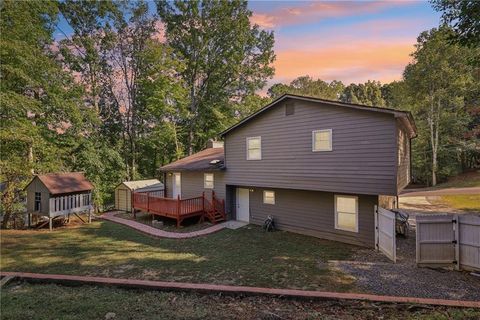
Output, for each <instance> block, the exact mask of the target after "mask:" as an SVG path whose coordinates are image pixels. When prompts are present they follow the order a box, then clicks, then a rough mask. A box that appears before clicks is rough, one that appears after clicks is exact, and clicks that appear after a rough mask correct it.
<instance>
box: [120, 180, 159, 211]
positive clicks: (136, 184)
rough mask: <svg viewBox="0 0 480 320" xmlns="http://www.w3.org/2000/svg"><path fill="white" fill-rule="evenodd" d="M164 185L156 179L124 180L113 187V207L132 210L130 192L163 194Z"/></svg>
mask: <svg viewBox="0 0 480 320" xmlns="http://www.w3.org/2000/svg"><path fill="white" fill-rule="evenodd" d="M163 190H164V186H163V183H161V182H160V181H159V180H157V179H148V180H136V181H124V182H122V183H120V184H119V185H118V186H117V187H116V188H115V209H116V210H122V211H127V212H131V211H132V192H133V191H137V192H151V193H154V194H156V195H158V196H163Z"/></svg>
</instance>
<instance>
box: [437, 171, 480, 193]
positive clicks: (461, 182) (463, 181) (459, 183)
mask: <svg viewBox="0 0 480 320" xmlns="http://www.w3.org/2000/svg"><path fill="white" fill-rule="evenodd" d="M469 187H480V170H476V171H470V172H465V173H462V174H459V175H458V176H456V177H452V178H450V179H448V181H447V182H444V183H441V184H438V185H437V186H436V188H439V189H443V188H469Z"/></svg>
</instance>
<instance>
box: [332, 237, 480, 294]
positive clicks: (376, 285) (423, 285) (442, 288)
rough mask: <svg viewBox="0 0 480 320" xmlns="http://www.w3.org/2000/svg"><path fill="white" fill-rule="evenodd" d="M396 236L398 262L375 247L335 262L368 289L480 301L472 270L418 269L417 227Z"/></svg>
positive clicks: (478, 282) (478, 283)
mask: <svg viewBox="0 0 480 320" xmlns="http://www.w3.org/2000/svg"><path fill="white" fill-rule="evenodd" d="M412 229H413V230H412ZM409 231H410V232H409V237H408V238H407V239H405V238H403V237H397V263H396V264H394V263H392V262H390V260H388V259H387V258H386V257H385V256H384V255H383V254H381V253H379V252H376V251H374V250H372V249H359V250H358V251H357V252H356V253H355V255H354V259H353V261H335V262H332V263H333V264H334V265H335V266H336V267H338V268H339V269H340V270H342V271H343V272H345V273H348V274H350V275H351V276H353V277H354V278H356V279H357V284H358V286H359V287H360V288H361V289H362V290H365V292H368V293H373V294H381V295H393V296H410V297H421V298H438V299H455V300H480V276H474V275H472V274H470V273H469V272H460V271H454V270H445V269H431V268H418V267H417V266H416V264H415V230H414V228H411V229H410V230H409Z"/></svg>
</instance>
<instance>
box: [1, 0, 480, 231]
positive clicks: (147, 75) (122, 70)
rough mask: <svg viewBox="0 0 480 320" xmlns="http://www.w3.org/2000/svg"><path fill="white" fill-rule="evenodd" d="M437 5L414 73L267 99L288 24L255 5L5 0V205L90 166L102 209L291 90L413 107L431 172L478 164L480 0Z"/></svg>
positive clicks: (443, 174)
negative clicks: (437, 18) (123, 190)
mask: <svg viewBox="0 0 480 320" xmlns="http://www.w3.org/2000/svg"><path fill="white" fill-rule="evenodd" d="M151 6H155V8H154V11H155V14H152V10H153V8H150V7H151ZM433 6H434V8H436V9H437V10H440V11H442V12H444V15H443V20H444V21H443V23H442V26H439V27H438V28H436V29H432V30H428V31H425V32H422V33H421V34H420V35H419V37H418V39H417V43H416V44H415V47H413V45H414V44H413V43H412V51H413V52H412V62H411V63H410V64H409V65H408V66H406V68H405V71H404V74H403V80H402V81H396V82H393V83H389V84H381V83H379V82H378V81H374V80H372V81H368V82H366V83H360V84H349V85H346V84H343V83H342V82H340V81H331V82H326V81H322V80H320V79H313V78H311V77H309V76H301V77H299V78H297V79H295V80H294V81H292V82H291V83H288V84H285V83H279V84H274V85H273V86H271V87H270V88H269V89H268V96H266V97H263V96H260V95H259V92H261V90H264V89H265V86H266V83H267V80H268V79H269V78H271V77H272V76H273V75H274V68H273V65H272V63H273V62H274V59H275V53H274V50H273V46H274V34H273V31H266V30H262V29H261V28H260V27H259V26H258V25H253V24H252V23H251V22H250V18H251V15H252V12H251V11H250V10H249V9H248V6H247V2H245V1H240V0H235V1H220V2H217V1H188V2H181V1H174V2H166V1H160V0H157V1H155V3H152V2H145V1H128V2H116V1H81V2H78V1H73V0H65V1H54V0H45V1H32V2H26V1H20V2H17V1H11V0H5V1H2V2H1V4H0V10H1V22H0V27H1V35H0V37H1V40H0V59H1V83H0V85H1V87H0V95H1V96H0V99H1V101H0V102H1V115H0V116H1V131H0V146H1V158H0V163H1V172H0V182H2V189H3V190H2V196H1V197H2V199H1V206H2V210H3V212H4V213H5V214H8V215H11V214H15V213H16V212H20V211H21V210H22V206H23V205H22V203H21V201H20V200H21V198H22V196H23V191H22V190H23V188H24V187H25V185H26V183H27V182H28V181H29V180H30V178H31V176H32V174H34V173H45V172H55V171H84V172H85V173H86V175H87V177H88V178H89V180H90V181H92V182H93V183H94V184H95V187H96V190H95V203H96V204H97V206H100V207H101V206H103V205H104V204H106V203H111V202H112V201H113V200H112V196H113V190H114V187H115V185H117V184H118V183H119V182H121V181H124V180H131V179H138V178H151V177H156V176H157V172H156V170H157V168H158V167H160V166H161V165H164V164H166V163H169V162H171V161H173V160H176V159H178V158H179V157H181V156H184V155H187V154H191V153H193V152H196V151H199V150H201V149H203V148H204V146H205V144H206V141H207V140H208V139H209V138H212V137H215V136H216V135H217V134H218V133H219V132H221V131H222V130H224V129H225V128H227V127H228V126H230V125H232V124H234V123H235V122H237V121H238V120H239V119H241V118H243V117H245V116H246V115H248V114H249V113H251V112H253V111H255V110H257V109H258V108H260V107H262V106H263V105H265V104H266V103H268V102H269V101H271V100H272V99H274V98H276V97H278V96H279V95H281V94H283V93H287V92H288V93H296V94H302V95H309V96H315V97H321V98H325V99H332V100H341V101H345V102H352V103H360V104H367V105H375V106H380V107H389V108H397V109H402V110H410V111H411V112H412V113H413V115H414V118H415V121H416V123H417V126H418V129H419V136H418V138H416V139H415V140H414V143H413V152H412V154H413V176H414V180H415V181H417V182H420V183H426V184H433V185H435V184H436V183H437V182H438V181H441V180H443V179H445V178H447V177H448V176H451V175H455V174H456V173H458V172H461V171H463V170H466V169H468V168H472V167H476V166H477V167H478V165H479V159H480V152H479V149H480V147H479V136H480V103H479V99H480V54H479V50H480V46H479V40H478V39H480V35H479V29H480V28H479V19H478V16H477V19H475V18H474V17H475V14H477V15H478V10H479V6H480V3H478V2H475V1H466V2H460V1H453V2H451V1H441V0H437V1H434V2H433ZM472 17H473V18H472ZM58 33H61V34H62V36H61V37H59V38H58V37H57V38H55V37H54V35H56V34H58ZM7 220H8V219H7ZM4 223H5V220H4Z"/></svg>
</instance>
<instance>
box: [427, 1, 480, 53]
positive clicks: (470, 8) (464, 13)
mask: <svg viewBox="0 0 480 320" xmlns="http://www.w3.org/2000/svg"><path fill="white" fill-rule="evenodd" d="M431 2H432V4H433V7H434V8H435V9H436V10H437V11H443V14H442V20H443V22H444V23H446V24H448V25H450V26H451V28H452V29H453V31H454V33H453V34H452V35H451V36H450V39H454V40H455V41H457V42H458V43H460V44H462V45H466V46H469V47H477V48H478V47H480V2H479V1H477V0H431Z"/></svg>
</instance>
